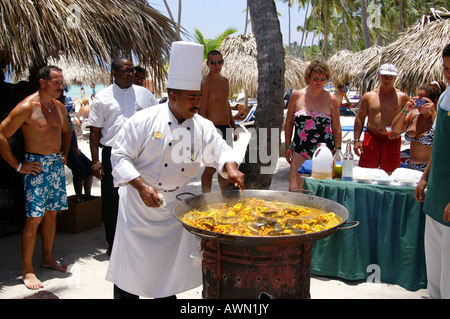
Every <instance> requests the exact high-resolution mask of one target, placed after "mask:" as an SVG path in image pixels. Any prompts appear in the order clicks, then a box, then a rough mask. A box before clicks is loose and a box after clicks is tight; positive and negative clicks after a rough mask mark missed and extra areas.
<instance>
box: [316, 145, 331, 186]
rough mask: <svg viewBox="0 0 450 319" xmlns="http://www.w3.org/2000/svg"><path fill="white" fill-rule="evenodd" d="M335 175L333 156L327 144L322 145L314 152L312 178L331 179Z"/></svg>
mask: <svg viewBox="0 0 450 319" xmlns="http://www.w3.org/2000/svg"><path fill="white" fill-rule="evenodd" d="M332 175H333V155H332V154H331V151H330V149H329V148H328V147H327V145H326V144H325V143H321V144H320V146H319V148H318V149H317V150H316V151H315V152H314V155H313V159H312V173H311V177H312V178H315V179H331V178H332Z"/></svg>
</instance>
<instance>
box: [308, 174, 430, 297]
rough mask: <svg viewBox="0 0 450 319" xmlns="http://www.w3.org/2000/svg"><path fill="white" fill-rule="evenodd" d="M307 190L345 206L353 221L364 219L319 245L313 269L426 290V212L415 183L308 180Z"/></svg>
mask: <svg viewBox="0 0 450 319" xmlns="http://www.w3.org/2000/svg"><path fill="white" fill-rule="evenodd" d="M304 189H306V190H310V191H312V192H313V194H314V195H315V196H319V197H324V198H328V199H331V200H334V201H336V202H338V203H340V204H342V205H343V206H345V207H346V208H347V210H348V211H349V218H348V221H355V220H356V221H359V222H360V224H359V225H358V226H357V227H355V228H352V229H346V230H339V231H337V232H336V233H335V234H333V235H332V236H330V237H327V238H324V239H321V240H319V241H316V242H314V243H313V250H312V260H311V273H313V274H316V275H322V276H333V277H339V278H343V279H347V280H361V279H368V278H369V279H370V280H371V281H374V280H372V279H374V278H378V280H379V281H381V282H384V283H390V284H396V285H399V286H401V287H403V288H405V289H407V290H413V291H414V290H418V289H423V288H426V285H427V277H426V265H425V250H424V229H425V214H424V213H423V210H422V204H421V203H419V202H417V201H416V200H415V198H414V188H413V187H401V186H382V185H372V184H360V183H356V182H350V181H338V180H316V179H311V178H306V179H305V183H304ZM373 265H375V266H373ZM378 267H379V268H378ZM378 270H379V275H381V276H379V275H377V274H378ZM377 276H378V277H377Z"/></svg>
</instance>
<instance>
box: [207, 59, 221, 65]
mask: <svg viewBox="0 0 450 319" xmlns="http://www.w3.org/2000/svg"><path fill="white" fill-rule="evenodd" d="M208 62H209V63H211V64H212V65H216V64H222V63H223V60H219V61H208Z"/></svg>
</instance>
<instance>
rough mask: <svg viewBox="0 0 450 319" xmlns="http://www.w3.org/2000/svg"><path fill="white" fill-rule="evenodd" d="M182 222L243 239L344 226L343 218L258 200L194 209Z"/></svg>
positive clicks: (309, 208)
mask: <svg viewBox="0 0 450 319" xmlns="http://www.w3.org/2000/svg"><path fill="white" fill-rule="evenodd" d="M181 220H182V221H183V222H184V223H186V224H188V225H191V226H193V227H196V228H200V229H204V230H209V231H213V232H218V233H222V234H229V235H240V236H286V235H298V234H306V233H311V232H317V231H321V230H325V229H328V228H332V227H334V226H337V225H338V224H339V223H340V220H339V216H338V215H336V214H335V213H333V212H325V211H323V210H320V209H316V208H311V207H306V206H301V205H292V204H289V203H282V202H279V201H266V200H263V199H257V198H246V199H245V201H241V202H238V203H234V204H228V203H225V204H223V203H222V204H213V205H208V206H207V207H205V209H203V210H197V209H194V210H191V211H189V212H187V213H185V214H184V215H182V216H181Z"/></svg>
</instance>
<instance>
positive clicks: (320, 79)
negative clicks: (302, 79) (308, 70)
mask: <svg viewBox="0 0 450 319" xmlns="http://www.w3.org/2000/svg"><path fill="white" fill-rule="evenodd" d="M312 79H313V81H316V82H317V81H325V80H326V79H327V78H319V77H316V76H315V77H313V78H312Z"/></svg>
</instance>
